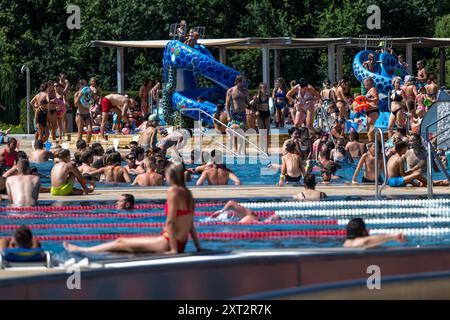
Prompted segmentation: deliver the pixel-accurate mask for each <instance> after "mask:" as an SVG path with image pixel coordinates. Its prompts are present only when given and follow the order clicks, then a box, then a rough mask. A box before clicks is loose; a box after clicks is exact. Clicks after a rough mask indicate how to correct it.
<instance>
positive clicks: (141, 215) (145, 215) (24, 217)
mask: <svg viewBox="0 0 450 320" xmlns="http://www.w3.org/2000/svg"><path fill="white" fill-rule="evenodd" d="M213 213H214V212H213V211H196V212H195V216H197V217H209V216H211V215H212V214H213ZM254 213H255V214H256V215H258V216H261V217H267V216H271V215H273V214H275V211H255V212H254ZM164 216H165V214H164V213H158V212H154V213H90V212H86V213H52V214H24V215H19V214H15V215H0V219H6V220H9V219H12V220H34V219H61V218H124V219H139V218H149V217H164Z"/></svg>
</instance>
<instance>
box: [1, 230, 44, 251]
mask: <svg viewBox="0 0 450 320" xmlns="http://www.w3.org/2000/svg"><path fill="white" fill-rule="evenodd" d="M40 247H41V243H40V242H39V240H37V239H35V238H33V233H32V232H31V230H30V229H29V228H28V227H27V226H25V225H22V226H20V227H19V228H18V229H17V230H16V232H15V233H14V238H13V239H5V238H3V239H0V251H4V250H6V249H10V248H23V249H37V248H40Z"/></svg>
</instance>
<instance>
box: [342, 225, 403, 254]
mask: <svg viewBox="0 0 450 320" xmlns="http://www.w3.org/2000/svg"><path fill="white" fill-rule="evenodd" d="M346 229H347V237H346V240H345V242H344V247H345V248H366V249H367V248H373V247H377V246H379V245H381V244H383V243H386V242H389V241H397V242H400V243H404V242H406V238H405V235H404V234H403V233H397V234H379V235H373V236H370V235H369V231H367V228H366V224H365V223H364V220H363V219H361V218H355V219H352V220H350V221H349V223H348V224H347V227H346Z"/></svg>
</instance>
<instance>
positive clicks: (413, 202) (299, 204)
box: [241, 199, 450, 209]
mask: <svg viewBox="0 0 450 320" xmlns="http://www.w3.org/2000/svg"><path fill="white" fill-rule="evenodd" d="M445 203H450V199H410V200H406V199H403V200H339V201H311V202H308V201H307V202H305V201H285V202H243V203H241V205H242V206H244V207H247V208H255V209H257V208H311V207H320V208H322V207H335V208H339V207H354V206H376V205H393V206H397V207H399V206H402V207H411V206H420V205H437V204H445Z"/></svg>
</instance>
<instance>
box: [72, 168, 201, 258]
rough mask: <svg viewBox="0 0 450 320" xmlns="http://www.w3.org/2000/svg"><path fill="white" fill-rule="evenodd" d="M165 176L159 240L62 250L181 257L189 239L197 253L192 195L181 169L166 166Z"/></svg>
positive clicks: (130, 240)
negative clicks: (167, 187)
mask: <svg viewBox="0 0 450 320" xmlns="http://www.w3.org/2000/svg"><path fill="white" fill-rule="evenodd" d="M165 175H166V180H167V182H168V183H169V184H170V186H171V187H170V188H169V190H168V194H167V202H166V205H165V206H164V212H165V213H166V215H167V218H166V223H165V227H164V228H163V230H162V232H161V235H160V236H156V237H140V238H118V239H116V240H115V241H113V242H109V243H104V244H101V245H98V246H94V247H78V246H75V245H72V244H69V243H66V242H65V243H64V247H65V249H66V250H67V251H82V252H103V251H115V252H132V253H137V252H142V253H144V252H148V253H151V252H155V253H183V252H184V250H185V248H186V243H187V242H188V240H189V235H190V236H191V237H192V240H193V241H194V245H195V247H196V249H197V251H200V250H201V248H200V242H199V239H198V237H197V232H196V230H195V227H194V211H195V203H194V199H193V197H192V193H191V192H190V191H189V189H188V188H187V187H186V185H185V180H184V171H183V167H182V165H180V164H171V165H169V166H168V167H167V168H166V170H165Z"/></svg>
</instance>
